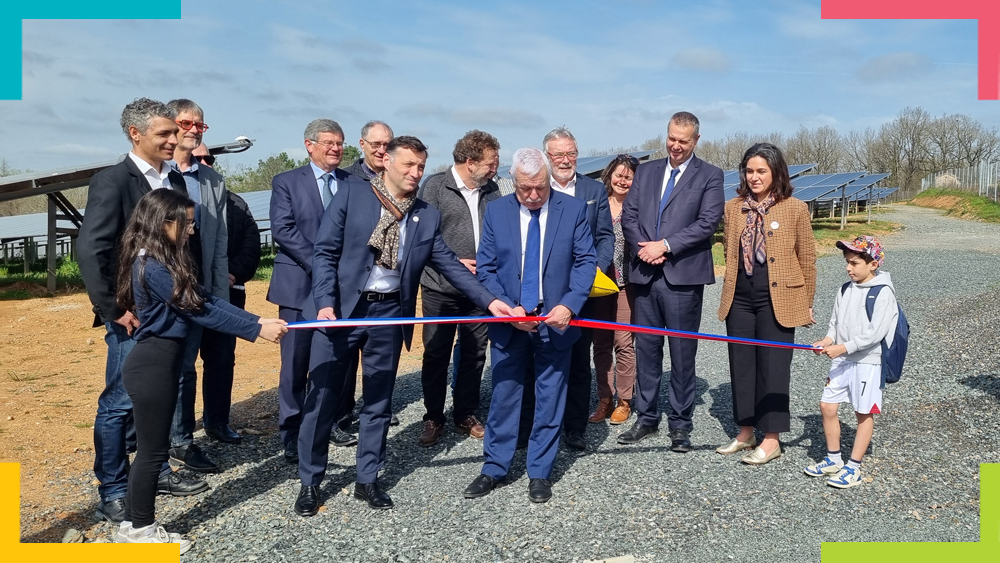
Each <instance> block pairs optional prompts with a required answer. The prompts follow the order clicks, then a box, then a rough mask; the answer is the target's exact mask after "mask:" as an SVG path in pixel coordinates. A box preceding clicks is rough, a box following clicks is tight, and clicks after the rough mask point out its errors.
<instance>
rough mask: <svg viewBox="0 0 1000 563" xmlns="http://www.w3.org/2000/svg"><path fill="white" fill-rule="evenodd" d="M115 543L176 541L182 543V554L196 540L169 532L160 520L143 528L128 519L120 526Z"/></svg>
mask: <svg viewBox="0 0 1000 563" xmlns="http://www.w3.org/2000/svg"><path fill="white" fill-rule="evenodd" d="M115 543H176V544H180V546H181V555H184V554H185V553H186V552H187V550H189V549H191V545H193V543H194V542H192V541H191V540H189V539H187V538H185V537H182V536H181V535H180V534H172V533H170V532H167V531H166V530H164V529H163V526H161V525H160V523H159V522H153V523H152V524H151V525H149V526H145V527H143V528H133V527H132V523H131V522H129V521H128V520H126V521H124V522H122V523H121V525H120V526H119V527H118V533H117V534H115Z"/></svg>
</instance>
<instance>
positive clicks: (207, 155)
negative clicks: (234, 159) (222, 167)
mask: <svg viewBox="0 0 1000 563" xmlns="http://www.w3.org/2000/svg"><path fill="white" fill-rule="evenodd" d="M191 155H192V156H194V157H195V159H196V160H197V161H198V164H204V165H205V166H208V167H209V168H211V167H212V166H215V155H214V154H212V151H210V150H208V145H206V144H205V143H204V141H203V142H202V143H201V144H200V145H198V148H196V149H194V152H192V153H191ZM227 193H228V192H227Z"/></svg>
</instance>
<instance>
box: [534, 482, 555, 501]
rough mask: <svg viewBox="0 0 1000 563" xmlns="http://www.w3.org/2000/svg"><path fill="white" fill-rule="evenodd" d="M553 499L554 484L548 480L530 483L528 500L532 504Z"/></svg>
mask: <svg viewBox="0 0 1000 563" xmlns="http://www.w3.org/2000/svg"><path fill="white" fill-rule="evenodd" d="M550 498H552V482H551V481H549V480H548V479H532V480H530V481H528V500H530V501H531V502H548V501H549V499H550Z"/></svg>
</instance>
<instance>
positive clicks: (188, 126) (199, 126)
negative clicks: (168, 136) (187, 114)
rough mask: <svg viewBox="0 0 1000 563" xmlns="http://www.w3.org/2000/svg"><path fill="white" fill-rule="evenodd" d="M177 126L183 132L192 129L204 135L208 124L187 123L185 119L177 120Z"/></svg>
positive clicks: (199, 122)
mask: <svg viewBox="0 0 1000 563" xmlns="http://www.w3.org/2000/svg"><path fill="white" fill-rule="evenodd" d="M177 125H178V126H180V128H181V129H183V130H185V131H190V130H191V128H192V127H194V128H195V129H197V130H198V132H199V133H204V132H205V131H208V124H206V123H205V122H203V121H189V120H187V119H178V120H177Z"/></svg>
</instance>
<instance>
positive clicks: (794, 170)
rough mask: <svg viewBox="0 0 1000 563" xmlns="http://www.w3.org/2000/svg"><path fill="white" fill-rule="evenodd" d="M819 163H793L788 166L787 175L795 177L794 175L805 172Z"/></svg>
mask: <svg viewBox="0 0 1000 563" xmlns="http://www.w3.org/2000/svg"><path fill="white" fill-rule="evenodd" d="M817 166H819V164H816V163H813V164H793V165H791V166H789V167H788V177H789V178H795V177H796V176H801V175H803V174H805V173H806V172H809V171H810V170H812V169H813V168H816V167H817Z"/></svg>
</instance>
